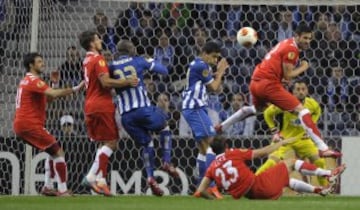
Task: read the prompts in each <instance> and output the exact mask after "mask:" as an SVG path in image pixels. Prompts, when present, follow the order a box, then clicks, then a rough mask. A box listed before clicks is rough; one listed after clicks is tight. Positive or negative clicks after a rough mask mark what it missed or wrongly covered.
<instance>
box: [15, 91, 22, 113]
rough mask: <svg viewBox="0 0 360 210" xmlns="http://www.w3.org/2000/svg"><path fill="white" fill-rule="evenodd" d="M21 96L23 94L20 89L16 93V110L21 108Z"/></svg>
mask: <svg viewBox="0 0 360 210" xmlns="http://www.w3.org/2000/svg"><path fill="white" fill-rule="evenodd" d="M21 94H22V88H18V90H17V93H16V100H15V106H16V109H18V108H20V103H21Z"/></svg>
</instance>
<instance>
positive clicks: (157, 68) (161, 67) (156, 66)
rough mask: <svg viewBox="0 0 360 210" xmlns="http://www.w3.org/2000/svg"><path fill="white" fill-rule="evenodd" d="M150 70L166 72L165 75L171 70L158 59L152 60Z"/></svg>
mask: <svg viewBox="0 0 360 210" xmlns="http://www.w3.org/2000/svg"><path fill="white" fill-rule="evenodd" d="M150 71H153V72H156V73H159V74H164V75H168V74H169V71H168V69H167V68H166V66H164V65H162V64H161V63H160V62H157V61H152V62H151V67H150Z"/></svg>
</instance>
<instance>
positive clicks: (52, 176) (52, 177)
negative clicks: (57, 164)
mask: <svg viewBox="0 0 360 210" xmlns="http://www.w3.org/2000/svg"><path fill="white" fill-rule="evenodd" d="M49 167H50V178H51V179H54V178H55V171H54V161H53V160H49Z"/></svg>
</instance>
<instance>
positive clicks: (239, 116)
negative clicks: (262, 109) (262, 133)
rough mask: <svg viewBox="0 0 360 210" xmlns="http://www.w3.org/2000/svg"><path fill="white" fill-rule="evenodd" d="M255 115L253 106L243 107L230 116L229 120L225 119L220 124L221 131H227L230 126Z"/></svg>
mask: <svg viewBox="0 0 360 210" xmlns="http://www.w3.org/2000/svg"><path fill="white" fill-rule="evenodd" d="M254 114H256V109H255V106H243V107H241V108H240V109H239V110H238V111H236V112H235V113H234V114H232V115H231V116H230V117H229V118H227V119H226V120H225V121H224V122H222V123H221V126H222V130H223V131H225V130H226V129H228V128H229V127H230V126H231V125H232V124H234V123H236V122H238V121H242V120H244V119H246V118H247V117H250V116H252V115H254Z"/></svg>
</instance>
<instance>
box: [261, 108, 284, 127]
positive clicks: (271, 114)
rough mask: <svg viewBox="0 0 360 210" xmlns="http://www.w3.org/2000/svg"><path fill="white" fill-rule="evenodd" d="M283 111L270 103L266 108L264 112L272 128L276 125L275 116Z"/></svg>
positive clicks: (268, 124)
mask: <svg viewBox="0 0 360 210" xmlns="http://www.w3.org/2000/svg"><path fill="white" fill-rule="evenodd" d="M281 112H282V111H281V109H279V108H278V107H276V106H275V105H270V106H268V107H267V108H266V109H265V111H264V113H263V115H264V120H265V122H266V124H267V126H268V127H269V128H270V129H273V128H275V127H276V123H275V116H276V115H278V114H280V113H281Z"/></svg>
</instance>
